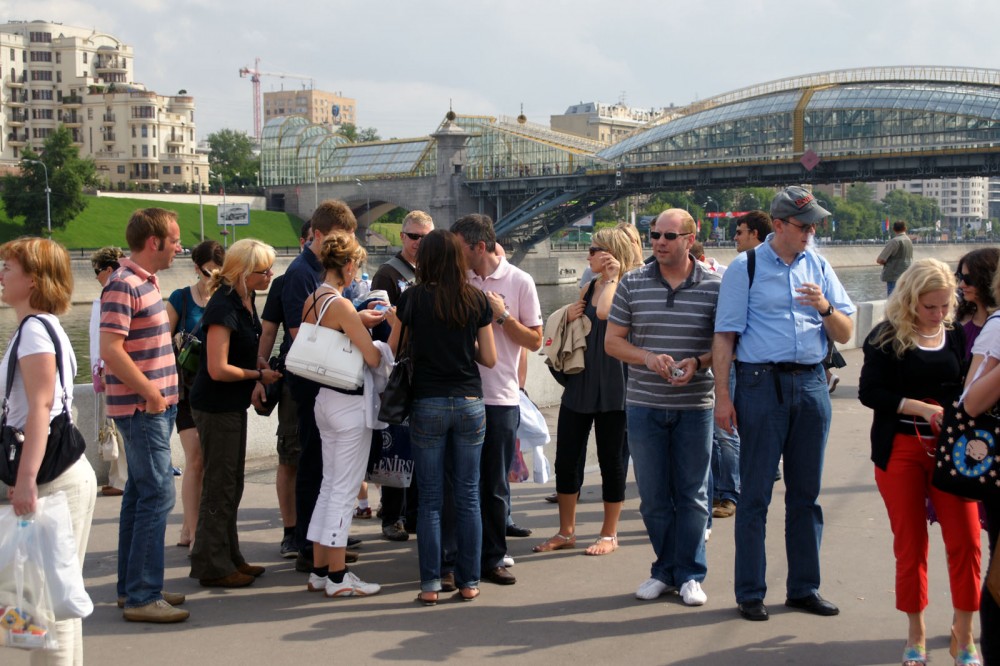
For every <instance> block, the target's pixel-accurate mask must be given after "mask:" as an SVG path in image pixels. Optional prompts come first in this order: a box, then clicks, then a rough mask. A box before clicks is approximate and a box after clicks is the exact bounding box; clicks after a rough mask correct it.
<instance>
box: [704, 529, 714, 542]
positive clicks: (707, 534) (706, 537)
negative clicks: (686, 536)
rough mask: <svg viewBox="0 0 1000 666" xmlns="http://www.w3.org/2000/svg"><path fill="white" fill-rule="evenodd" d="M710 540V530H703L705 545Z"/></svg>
mask: <svg viewBox="0 0 1000 666" xmlns="http://www.w3.org/2000/svg"><path fill="white" fill-rule="evenodd" d="M711 538H712V528H711V527H709V528H708V529H707V530H705V543H708V540H709V539H711Z"/></svg>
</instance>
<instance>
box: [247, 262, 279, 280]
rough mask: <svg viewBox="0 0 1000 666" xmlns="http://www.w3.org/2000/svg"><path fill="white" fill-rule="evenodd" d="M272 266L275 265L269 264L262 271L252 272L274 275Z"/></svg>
mask: <svg viewBox="0 0 1000 666" xmlns="http://www.w3.org/2000/svg"><path fill="white" fill-rule="evenodd" d="M272 268H274V266H273V265H272V266H268V267H267V268H265V269H264V270H262V271H250V273H252V274H253V275H263V276H265V277H266V276H268V275H274V271H273V270H271V269H272Z"/></svg>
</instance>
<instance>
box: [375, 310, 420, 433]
mask: <svg viewBox="0 0 1000 666" xmlns="http://www.w3.org/2000/svg"><path fill="white" fill-rule="evenodd" d="M411 301H412V298H411V299H409V300H407V306H409V305H410V302H411ZM410 309H412V308H410V307H407V311H409V310H410ZM400 315H401V316H400V319H399V322H400V329H399V340H398V341H397V342H396V349H395V352H396V361H395V363H393V364H392V372H390V373H389V380H388V381H387V382H386V385H385V390H384V391H383V392H382V404H381V406H379V410H378V420H379V421H382V422H384V423H388V424H390V425H400V424H402V423H403V422H404V421H406V419H408V418H409V417H410V407H411V406H412V405H413V359H412V358H410V339H409V338H407V337H406V324H405V323H403V317H402V313H400Z"/></svg>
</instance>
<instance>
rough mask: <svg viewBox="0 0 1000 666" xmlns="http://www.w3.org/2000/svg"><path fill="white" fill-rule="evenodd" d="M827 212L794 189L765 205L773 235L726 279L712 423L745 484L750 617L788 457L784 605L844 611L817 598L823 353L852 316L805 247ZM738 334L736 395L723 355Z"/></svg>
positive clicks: (746, 608) (742, 583)
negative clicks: (729, 443)
mask: <svg viewBox="0 0 1000 666" xmlns="http://www.w3.org/2000/svg"><path fill="white" fill-rule="evenodd" d="M829 215H830V213H829V211H827V210H825V209H824V208H822V207H821V206H820V205H819V204H818V203H817V202H816V199H815V198H814V197H813V196H812V194H810V193H809V192H808V191H806V190H804V189H802V188H801V187H789V188H786V189H785V190H782V191H781V192H779V193H778V195H777V196H776V197H775V198H774V201H772V202H771V217H772V218H773V227H774V231H773V232H772V233H771V234H769V235H768V236H767V238H766V239H765V241H764V242H763V243H762V244H761V245H759V246H758V247H757V248H755V249H754V250H752V251H749V252H746V253H743V254H741V255H739V256H738V257H737V258H736V259H734V260H733V262H732V263H731V264H730V265H729V268H728V269H727V270H726V273H725V275H724V276H723V279H722V289H721V292H720V294H719V305H718V311H717V314H716V319H715V339H714V341H713V344H712V370H713V372H714V374H715V395H716V403H715V420H716V423H717V424H718V425H719V426H720V427H722V428H724V429H726V430H727V431H732V430H733V429H734V428H735V427H736V426H737V419H738V425H739V432H740V440H741V443H740V479H741V482H742V488H741V493H740V504H739V509H738V510H737V511H736V580H735V588H736V601H737V603H738V604H739V610H740V614H741V615H742V616H743V617H744V618H746V619H748V620H767V619H768V613H767V608H766V607H765V606H764V596H765V594H766V592H767V584H766V581H765V575H766V568H767V565H766V560H765V554H764V536H765V524H766V521H767V510H768V505H769V504H770V501H771V490H772V486H773V480H774V476H775V472H776V470H777V467H778V460H779V459H780V458H781V457H782V455H783V456H784V478H785V507H786V508H785V514H786V515H785V556H786V557H787V559H788V578H787V581H786V588H787V589H786V592H787V598H786V601H785V605H786V606H788V607H790V608H796V609H799V610H804V611H806V612H810V613H814V614H816V615H836V614H837V613H839V612H840V611H839V610H838V609H837V607H836V606H834V605H833V604H832V603H830V602H829V601H826V600H825V599H823V598H822V597H821V596H820V595H819V585H820V564H819V548H820V541H821V539H822V533H823V511H822V509H821V508H820V506H819V504H817V501H816V500H817V498H818V496H819V491H820V484H821V479H822V474H823V455H824V451H825V448H826V439H827V435H828V434H829V431H830V415H831V407H830V394H829V391H828V389H827V385H826V376H825V373H824V370H823V364H822V361H823V359H824V358H825V357H826V353H827V346H828V344H829V343H828V340H827V338H828V337H829V338H830V339H832V340H833V341H835V342H841V343H843V342H847V340H848V339H849V338H850V337H851V333H852V332H853V329H854V324H853V322H852V321H851V319H850V315H851V314H853V313H854V312H855V307H854V305H853V303H851V300H850V298H849V297H848V295H847V292H846V291H845V290H844V287H843V286H842V285H841V284H840V280H838V279H837V276H836V274H834V272H833V269H832V268H831V267H830V264H829V263H828V262H827V261H826V259H824V258H823V257H821V256H820V255H819V254H817V253H816V251H815V250H814V249H813V248H812V247H811V246H810V241H811V239H812V236H813V235H814V234H815V232H816V225H817V224H818V223H819V222H820V221H822V220H823V219H824V218H826V217H828V216H829ZM737 336H739V347H738V353H737V356H738V358H739V361H737V363H736V396H735V404H734V399H733V396H731V395H730V392H729V373H730V363H731V361H732V359H733V352H734V346H735V344H736V339H737Z"/></svg>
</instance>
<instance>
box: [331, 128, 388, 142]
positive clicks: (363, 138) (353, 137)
mask: <svg viewBox="0 0 1000 666" xmlns="http://www.w3.org/2000/svg"><path fill="white" fill-rule="evenodd" d="M337 134H339V135H341V136H342V137H344V138H346V139H347V140H348V141H351V142H352V143H367V142H369V141H381V140H382V137H380V136H379V134H378V130H377V129H376V128H374V127H358V126H356V125H355V124H354V123H344V124H343V125H339V126H338V127H337Z"/></svg>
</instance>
